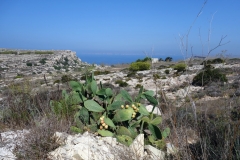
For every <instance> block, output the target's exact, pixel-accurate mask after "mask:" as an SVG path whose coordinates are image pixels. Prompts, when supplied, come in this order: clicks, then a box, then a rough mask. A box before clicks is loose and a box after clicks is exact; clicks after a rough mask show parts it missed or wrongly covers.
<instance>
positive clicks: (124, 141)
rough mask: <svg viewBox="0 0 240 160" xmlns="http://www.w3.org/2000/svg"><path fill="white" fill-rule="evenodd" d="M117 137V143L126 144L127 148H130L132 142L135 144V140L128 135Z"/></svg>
mask: <svg viewBox="0 0 240 160" xmlns="http://www.w3.org/2000/svg"><path fill="white" fill-rule="evenodd" d="M116 137H117V141H118V142H119V143H122V144H124V145H126V146H128V147H129V146H130V145H131V144H132V142H133V139H132V138H131V137H129V136H127V135H121V136H116Z"/></svg>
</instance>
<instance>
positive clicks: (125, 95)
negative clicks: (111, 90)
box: [120, 90, 133, 103]
mask: <svg viewBox="0 0 240 160" xmlns="http://www.w3.org/2000/svg"><path fill="white" fill-rule="evenodd" d="M120 93H121V95H122V97H123V99H124V100H126V101H128V102H129V103H132V102H133V100H132V98H131V96H130V94H129V93H128V92H127V91H125V90H121V92H120Z"/></svg>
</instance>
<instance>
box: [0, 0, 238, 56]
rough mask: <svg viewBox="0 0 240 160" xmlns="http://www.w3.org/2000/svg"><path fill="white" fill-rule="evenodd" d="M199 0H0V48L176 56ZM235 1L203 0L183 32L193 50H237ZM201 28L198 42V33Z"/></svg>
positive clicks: (216, 51)
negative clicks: (187, 36) (201, 9)
mask: <svg viewBox="0 0 240 160" xmlns="http://www.w3.org/2000/svg"><path fill="white" fill-rule="evenodd" d="M203 2H204V0H135V1H134V0H95V1H94V0H0V22H1V24H0V48H15V49H71V50H75V51H77V52H78V53H84V54H85V53H86V54H143V51H146V52H148V53H151V52H152V48H153V54H154V55H160V56H161V55H179V54H181V52H180V49H179V34H181V35H186V33H187V31H188V29H189V27H190V26H191V24H192V22H193V21H194V19H195V18H196V15H197V14H198V12H199V10H200V8H201V7H202V5H203ZM239 8H240V1H239V0H208V2H207V4H206V5H205V7H204V9H203V12H202V13H201V15H200V17H199V18H198V19H197V21H196V23H195V24H194V26H193V28H192V30H191V32H190V35H189V46H190V47H192V51H193V54H194V55H202V48H203V49H204V53H206V52H207V46H208V31H209V25H210V20H211V17H212V15H213V14H214V13H215V14H214V18H213V21H212V23H211V24H212V27H211V40H210V48H211V47H214V46H216V45H217V44H218V43H219V40H220V38H221V36H224V35H227V37H226V39H224V41H223V43H224V42H227V41H230V43H228V44H227V45H224V46H222V47H220V48H218V49H217V50H214V51H213V52H212V55H214V54H218V53H220V52H221V51H222V50H227V52H226V54H227V55H232V56H234V55H235V56H236V55H240V47H239V45H240V18H239V17H240V9H239ZM199 30H200V32H201V34H200V35H201V39H202V44H203V47H202V44H201V41H200V37H199Z"/></svg>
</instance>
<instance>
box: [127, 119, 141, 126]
mask: <svg viewBox="0 0 240 160" xmlns="http://www.w3.org/2000/svg"><path fill="white" fill-rule="evenodd" d="M140 122H141V120H138V121H132V122H131V123H130V124H129V126H130V127H132V128H136V127H137V126H138V125H139V124H140Z"/></svg>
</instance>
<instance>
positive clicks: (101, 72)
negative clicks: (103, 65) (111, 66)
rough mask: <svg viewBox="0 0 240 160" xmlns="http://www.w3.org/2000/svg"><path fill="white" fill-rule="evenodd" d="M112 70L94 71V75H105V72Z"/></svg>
mask: <svg viewBox="0 0 240 160" xmlns="http://www.w3.org/2000/svg"><path fill="white" fill-rule="evenodd" d="M109 73H110V71H94V75H95V76H97V75H105V74H109Z"/></svg>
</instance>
